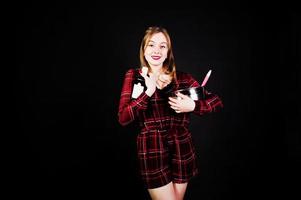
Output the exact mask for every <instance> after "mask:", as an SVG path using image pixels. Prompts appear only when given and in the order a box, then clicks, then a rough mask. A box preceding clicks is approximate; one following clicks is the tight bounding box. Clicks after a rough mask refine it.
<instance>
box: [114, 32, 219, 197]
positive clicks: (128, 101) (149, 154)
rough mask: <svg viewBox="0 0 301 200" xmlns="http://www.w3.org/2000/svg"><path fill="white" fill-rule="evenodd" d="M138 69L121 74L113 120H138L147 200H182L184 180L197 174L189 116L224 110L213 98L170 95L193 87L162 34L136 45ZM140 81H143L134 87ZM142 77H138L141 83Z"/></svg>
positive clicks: (165, 34) (195, 84) (148, 34)
mask: <svg viewBox="0 0 301 200" xmlns="http://www.w3.org/2000/svg"><path fill="white" fill-rule="evenodd" d="M140 62H141V66H143V67H141V68H139V69H130V70H128V71H127V72H126V74H125V78H124V82H123V87H122V91H121V97H120V103H119V112H118V119H119V123H120V124H121V125H127V124H129V123H130V122H132V121H134V120H138V121H139V124H140V127H141V130H140V133H139V134H138V136H137V153H138V160H139V163H140V173H141V176H142V179H143V181H144V183H145V186H146V188H147V189H148V191H149V194H150V196H151V198H152V199H164V200H169V199H170V200H179V199H183V198H184V194H185V191H186V188H187V184H188V181H189V180H190V179H191V178H192V177H194V176H196V175H197V174H198V169H197V165H196V156H195V149H194V146H193V142H192V138H191V133H190V131H189V130H188V124H189V114H190V113H195V114H198V115H202V114H204V113H209V112H213V111H216V110H217V109H218V108H221V107H222V106H223V104H222V102H221V100H220V98H219V97H218V96H217V95H214V94H210V95H208V94H209V93H208V92H207V91H206V94H207V97H206V98H205V99H202V100H193V99H192V98H190V97H189V96H186V95H184V94H182V93H179V92H178V93H177V94H176V96H177V98H174V97H171V96H170V94H172V92H171V93H170V91H173V92H174V91H176V90H177V89H180V88H189V87H198V86H200V85H199V83H198V82H197V81H196V80H195V79H194V78H193V77H192V76H191V75H190V74H188V73H184V72H178V71H176V67H175V62H174V56H173V52H172V45H171V40H170V36H169V34H168V32H167V31H166V29H164V28H162V27H149V28H148V29H147V30H146V32H145V35H144V38H143V40H142V43H141V46H140ZM139 77H140V78H141V79H142V80H143V81H144V82H142V83H137V78H138V79H139ZM142 77H143V78H142Z"/></svg>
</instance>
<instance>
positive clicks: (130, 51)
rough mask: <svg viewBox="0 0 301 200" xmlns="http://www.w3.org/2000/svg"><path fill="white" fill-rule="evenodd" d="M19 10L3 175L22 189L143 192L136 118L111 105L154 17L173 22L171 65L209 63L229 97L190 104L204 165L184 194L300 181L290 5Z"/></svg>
mask: <svg viewBox="0 0 301 200" xmlns="http://www.w3.org/2000/svg"><path fill="white" fill-rule="evenodd" d="M15 19H16V20H15V24H16V29H15V30H16V40H15V41H16V73H15V76H14V77H15V78H14V80H13V81H14V100H15V101H14V103H15V106H14V108H15V110H14V111H15V112H13V115H14V116H13V117H14V118H13V124H14V125H13V127H12V128H11V131H12V133H13V145H12V146H11V148H10V149H9V150H10V151H11V152H12V156H11V159H12V161H13V162H11V163H12V165H11V170H10V171H12V172H10V173H9V176H10V177H11V181H12V183H11V184H9V185H10V186H12V188H14V189H15V190H16V191H18V192H16V193H17V194H21V195H22V196H28V197H32V198H33V197H38V198H40V197H43V198H44V197H49V196H54V197H55V196H56V197H57V195H59V196H60V197H79V196H82V197H83V198H84V199H90V196H94V197H95V198H97V199H147V198H149V197H148V194H147V191H146V190H145V189H144V188H143V185H142V182H141V180H140V177H139V174H138V169H137V163H136V161H137V160H136V147H135V145H136V141H135V137H136V135H137V133H138V130H137V129H136V128H137V127H136V124H131V125H129V126H127V127H122V126H121V125H119V123H118V121H117V112H118V103H119V96H120V91H121V86H122V81H123V76H124V73H125V72H126V71H127V70H128V69H129V68H135V67H137V66H138V65H139V57H138V56H139V45H140V42H141V39H142V36H143V34H144V31H145V29H146V28H147V27H148V26H152V25H157V26H163V27H165V28H166V29H167V30H168V31H169V33H170V35H171V39H172V42H173V50H174V56H175V61H176V65H177V69H178V70H182V71H185V72H189V73H191V74H193V75H194V77H195V78H196V79H197V80H198V81H202V79H203V77H204V76H205V74H206V73H207V72H208V70H209V69H212V74H211V77H210V79H209V81H208V84H207V88H208V89H209V90H210V91H212V92H214V93H216V94H218V95H219V96H220V97H221V98H222V100H223V103H224V109H223V110H222V111H221V112H219V113H212V114H208V115H204V116H201V117H199V116H195V115H191V131H192V134H193V138H194V142H195V146H196V150H197V153H198V164H199V168H200V176H198V177H196V178H194V179H192V180H191V182H190V183H189V185H188V189H187V193H186V198H187V199H191V200H194V199H203V200H206V199H254V198H256V199H258V198H259V199H261V198H262V199H270V198H271V197H278V196H283V197H287V196H290V195H292V194H293V192H294V191H295V190H296V189H297V188H298V185H294V186H293V184H291V183H292V181H294V180H298V179H297V175H298V173H299V172H298V169H299V166H300V146H299V141H300V139H299V138H300V136H299V133H298V131H299V129H298V128H299V127H298V126H297V120H298V118H299V112H300V107H299V105H298V104H297V91H298V90H299V89H300V87H299V85H300V83H299V76H300V71H299V69H298V66H297V65H298V61H297V58H298V53H300V52H298V51H299V48H300V37H299V35H300V32H299V30H298V28H297V27H298V26H297V25H298V24H300V21H299V20H298V17H297V12H296V11H295V8H293V7H289V6H282V5H269V6H255V5H236V7H234V6H233V5H230V4H224V5H219V6H217V5H212V6H204V5H191V6H189V7H182V8H175V7H174V8H168V7H166V6H162V7H161V8H157V7H155V5H153V6H149V7H148V8H143V9H142V8H135V9H134V8H131V9H130V8H121V7H120V8H116V7H110V8H107V7H102V6H101V5H98V4H97V3H93V4H90V5H70V4H63V3H53V4H49V5H39V4H35V3H31V4H24V5H20V7H18V9H16V14H15ZM299 64H300V63H299ZM287 186H289V188H288V190H287V188H286V187H287ZM107 195H108V196H109V197H104V196H107ZM43 198H42V199H43Z"/></svg>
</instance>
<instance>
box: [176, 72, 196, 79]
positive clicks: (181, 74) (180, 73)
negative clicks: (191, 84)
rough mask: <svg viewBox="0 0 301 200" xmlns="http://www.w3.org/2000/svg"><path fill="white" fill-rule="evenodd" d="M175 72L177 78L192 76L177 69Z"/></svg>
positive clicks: (190, 77) (189, 77)
mask: <svg viewBox="0 0 301 200" xmlns="http://www.w3.org/2000/svg"><path fill="white" fill-rule="evenodd" d="M176 74H177V79H178V80H189V79H192V78H193V77H192V75H191V74H190V73H187V72H183V71H179V70H177V72H176Z"/></svg>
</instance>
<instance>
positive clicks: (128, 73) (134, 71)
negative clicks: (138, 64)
mask: <svg viewBox="0 0 301 200" xmlns="http://www.w3.org/2000/svg"><path fill="white" fill-rule="evenodd" d="M139 71H140V69H139V68H130V69H128V70H126V72H125V76H134V75H135V74H137V73H138V72H139Z"/></svg>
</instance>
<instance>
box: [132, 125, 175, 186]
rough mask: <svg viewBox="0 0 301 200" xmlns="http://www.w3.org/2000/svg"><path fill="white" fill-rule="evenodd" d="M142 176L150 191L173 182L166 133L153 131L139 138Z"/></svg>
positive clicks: (138, 149)
mask: <svg viewBox="0 0 301 200" xmlns="http://www.w3.org/2000/svg"><path fill="white" fill-rule="evenodd" d="M137 153H138V161H139V164H140V165H139V166H140V174H141V176H142V179H143V180H144V182H145V184H146V186H147V188H148V189H151V188H157V187H161V186H163V185H166V184H168V183H169V182H170V181H171V170H170V164H169V163H170V160H169V159H170V156H169V150H168V146H167V141H166V133H165V132H161V131H158V130H156V131H151V132H147V133H143V134H139V135H138V137H137Z"/></svg>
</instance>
